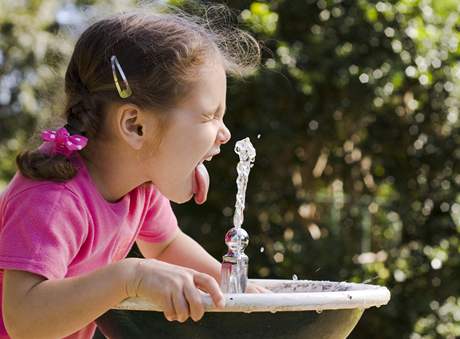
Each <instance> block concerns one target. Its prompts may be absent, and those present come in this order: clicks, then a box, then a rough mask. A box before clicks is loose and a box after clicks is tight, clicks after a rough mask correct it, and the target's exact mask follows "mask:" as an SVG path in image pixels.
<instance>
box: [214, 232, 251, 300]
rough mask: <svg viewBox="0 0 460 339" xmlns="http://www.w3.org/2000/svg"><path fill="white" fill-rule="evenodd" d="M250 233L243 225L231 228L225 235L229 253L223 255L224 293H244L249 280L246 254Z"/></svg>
mask: <svg viewBox="0 0 460 339" xmlns="http://www.w3.org/2000/svg"><path fill="white" fill-rule="evenodd" d="M248 243H249V236H248V233H247V232H246V231H245V230H244V229H242V228H241V227H233V228H231V229H230V230H229V231H228V232H227V234H226V235H225V244H226V245H227V247H228V251H227V253H226V254H225V255H224V256H223V257H222V258H223V261H222V270H221V289H222V292H224V293H244V292H245V290H246V285H247V281H248V262H249V258H248V256H247V255H246V254H244V250H245V248H246V247H247V246H248Z"/></svg>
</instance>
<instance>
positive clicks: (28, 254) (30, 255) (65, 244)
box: [0, 183, 88, 279]
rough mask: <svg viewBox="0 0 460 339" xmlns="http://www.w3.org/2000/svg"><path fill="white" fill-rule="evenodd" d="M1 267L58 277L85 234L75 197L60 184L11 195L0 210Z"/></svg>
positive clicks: (83, 215)
mask: <svg viewBox="0 0 460 339" xmlns="http://www.w3.org/2000/svg"><path fill="white" fill-rule="evenodd" d="M1 217H2V224H1V226H0V227H1V228H0V269H17V270H23V271H28V272H32V273H35V274H39V275H42V276H44V277H45V278H47V279H61V278H64V277H65V276H66V273H67V270H68V267H69V264H70V263H71V262H72V259H73V258H74V257H75V256H76V255H77V253H78V251H79V249H80V247H81V245H82V244H83V242H84V240H85V238H86V235H87V233H88V216H87V213H86V211H85V210H83V208H82V205H81V202H80V200H79V199H78V197H77V196H76V195H75V194H74V193H73V192H71V191H69V190H68V189H66V188H64V187H63V186H59V184H57V183H56V185H42V186H38V187H37V186H34V187H32V188H29V189H27V190H25V191H23V192H20V193H17V194H16V195H14V196H11V197H10V198H9V199H8V200H7V201H6V203H5V204H4V208H3V211H2V216H1Z"/></svg>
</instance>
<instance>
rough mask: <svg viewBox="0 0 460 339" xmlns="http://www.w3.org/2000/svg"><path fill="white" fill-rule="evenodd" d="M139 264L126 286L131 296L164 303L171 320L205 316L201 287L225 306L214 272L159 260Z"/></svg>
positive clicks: (147, 260)
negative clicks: (209, 273) (211, 273)
mask: <svg viewBox="0 0 460 339" xmlns="http://www.w3.org/2000/svg"><path fill="white" fill-rule="evenodd" d="M135 265H136V267H135V269H134V274H133V277H132V279H131V280H130V281H128V283H127V286H126V291H127V292H126V293H127V294H128V297H144V298H147V299H150V300H152V301H153V302H155V303H156V304H158V305H161V307H162V308H163V310H164V312H163V313H164V315H165V318H166V319H167V320H169V321H173V320H177V321H179V322H184V321H186V320H187V319H188V318H189V317H191V318H192V319H193V320H194V321H198V320H200V319H201V318H202V317H203V314H204V306H203V303H202V301H201V295H200V291H199V289H200V290H203V291H204V292H207V293H209V295H210V296H211V298H212V300H213V302H214V304H215V306H216V307H218V308H221V307H224V306H225V301H224V296H223V294H222V292H221V290H220V288H219V285H218V284H217V282H216V280H215V279H214V278H213V277H211V276H210V275H207V274H205V273H201V272H197V271H195V270H192V269H189V268H185V267H181V266H177V265H172V264H168V263H165V262H162V261H159V260H155V259H138V261H136V262H135Z"/></svg>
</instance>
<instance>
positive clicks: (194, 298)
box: [184, 285, 204, 321]
mask: <svg viewBox="0 0 460 339" xmlns="http://www.w3.org/2000/svg"><path fill="white" fill-rule="evenodd" d="M184 295H185V298H186V299H187V301H188V305H189V308H190V317H191V318H192V319H193V321H198V320H200V319H201V318H202V317H203V314H204V306H203V302H202V301H201V296H200V292H199V290H198V289H197V288H196V287H195V286H193V285H186V286H185V287H184Z"/></svg>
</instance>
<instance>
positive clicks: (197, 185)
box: [193, 163, 209, 205]
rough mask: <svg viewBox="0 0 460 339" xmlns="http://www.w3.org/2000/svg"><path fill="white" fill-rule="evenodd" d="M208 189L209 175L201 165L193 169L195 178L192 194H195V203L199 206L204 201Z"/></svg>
mask: <svg viewBox="0 0 460 339" xmlns="http://www.w3.org/2000/svg"><path fill="white" fill-rule="evenodd" d="M208 189H209V174H208V170H207V169H206V167H205V166H204V165H203V164H202V163H201V164H199V165H198V166H197V167H196V168H195V176H194V178H193V193H194V194H195V196H194V198H195V202H196V203H197V204H198V205H201V204H202V203H204V202H205V201H206V197H207V196H208Z"/></svg>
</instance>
